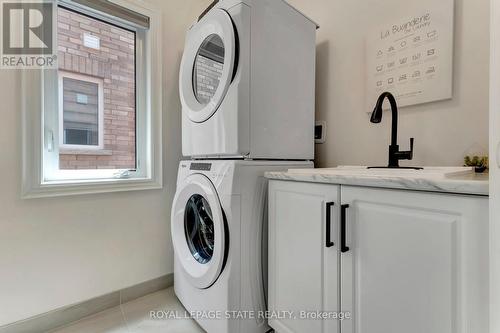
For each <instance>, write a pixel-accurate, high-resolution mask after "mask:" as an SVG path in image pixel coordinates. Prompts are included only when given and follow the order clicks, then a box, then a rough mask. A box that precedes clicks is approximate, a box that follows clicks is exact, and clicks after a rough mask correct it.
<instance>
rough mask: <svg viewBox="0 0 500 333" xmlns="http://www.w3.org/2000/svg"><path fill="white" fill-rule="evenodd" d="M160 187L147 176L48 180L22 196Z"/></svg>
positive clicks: (155, 188)
mask: <svg viewBox="0 0 500 333" xmlns="http://www.w3.org/2000/svg"><path fill="white" fill-rule="evenodd" d="M162 188H163V185H162V183H161V181H160V180H153V179H149V178H137V179H105V180H81V181H50V182H46V183H43V184H42V185H40V186H39V187H38V188H33V189H30V190H27V191H25V192H24V193H23V194H22V198H23V199H35V198H47V197H61V196H72V195H84V194H97V193H114V192H125V191H144V190H160V189H162Z"/></svg>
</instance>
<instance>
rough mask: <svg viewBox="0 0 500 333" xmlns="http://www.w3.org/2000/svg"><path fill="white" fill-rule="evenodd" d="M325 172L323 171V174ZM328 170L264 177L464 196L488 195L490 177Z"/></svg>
mask: <svg viewBox="0 0 500 333" xmlns="http://www.w3.org/2000/svg"><path fill="white" fill-rule="evenodd" d="M322 170H325V171H322ZM328 170H331V169H309V170H305V169H304V170H293V172H267V173H266V178H269V179H277V180H290V181H300V182H312V183H324V184H339V185H352V186H367V187H380V188H394V189H406V190H415V191H431V192H444V193H457V194H467V195H481V196H488V195H489V176H488V174H487V173H484V174H476V173H474V172H471V173H467V174H456V175H449V176H437V175H434V174H428V175H426V174H422V175H418V176H415V175H411V176H406V175H401V174H398V175H392V174H390V173H386V174H382V175H364V174H359V173H356V172H353V173H352V174H349V172H341V173H340V174H336V173H331V172H328Z"/></svg>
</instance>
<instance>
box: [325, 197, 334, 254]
mask: <svg viewBox="0 0 500 333" xmlns="http://www.w3.org/2000/svg"><path fill="white" fill-rule="evenodd" d="M334 205H335V203H334V202H327V203H326V247H332V246H334V245H335V244H334V243H333V242H332V207H333V206H334Z"/></svg>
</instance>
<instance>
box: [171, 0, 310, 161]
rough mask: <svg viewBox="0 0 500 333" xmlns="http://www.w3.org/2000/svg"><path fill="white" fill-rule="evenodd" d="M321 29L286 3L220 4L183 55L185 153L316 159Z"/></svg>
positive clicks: (231, 0) (194, 30) (196, 28)
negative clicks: (317, 65) (317, 62)
mask: <svg viewBox="0 0 500 333" xmlns="http://www.w3.org/2000/svg"><path fill="white" fill-rule="evenodd" d="M316 28H317V25H316V24H315V23H314V22H313V21H311V20H310V19H308V18H307V17H306V16H304V15H303V14H301V13H300V12H299V11H297V10H296V9H294V8H293V7H292V6H290V5H289V4H288V3H287V2H286V1H284V0H221V1H215V2H214V4H213V5H212V7H211V8H209V9H208V10H207V11H206V12H205V13H204V14H203V15H202V16H201V17H200V18H199V20H198V21H197V22H196V23H195V24H194V25H193V26H192V27H191V28H190V30H189V31H188V33H187V37H186V45H185V50H184V54H183V57H182V63H181V69H180V76H179V89H180V97H181V103H182V153H183V155H184V156H190V157H195V158H232V157H245V158H248V159H282V160H312V159H313V158H314V139H313V138H314V133H313V132H314V131H313V130H314V105H315V57H316Z"/></svg>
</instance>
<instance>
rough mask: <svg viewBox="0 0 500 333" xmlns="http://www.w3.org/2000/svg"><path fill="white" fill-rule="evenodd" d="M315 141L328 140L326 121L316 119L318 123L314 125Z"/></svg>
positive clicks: (319, 142)
mask: <svg viewBox="0 0 500 333" xmlns="http://www.w3.org/2000/svg"><path fill="white" fill-rule="evenodd" d="M314 142H315V143H317V144H322V143H325V142H326V121H324V120H319V121H316V125H315V126H314Z"/></svg>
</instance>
